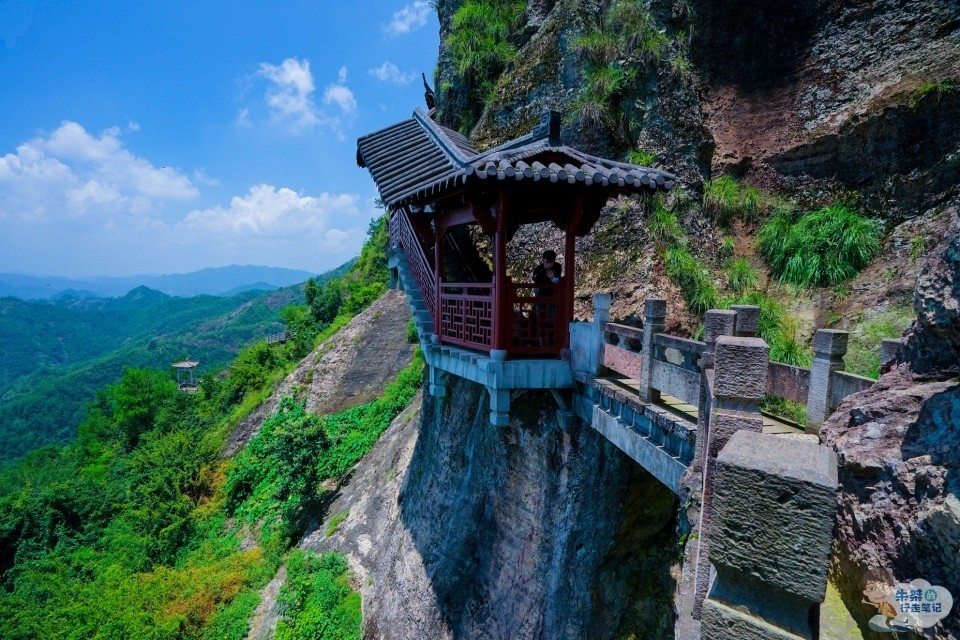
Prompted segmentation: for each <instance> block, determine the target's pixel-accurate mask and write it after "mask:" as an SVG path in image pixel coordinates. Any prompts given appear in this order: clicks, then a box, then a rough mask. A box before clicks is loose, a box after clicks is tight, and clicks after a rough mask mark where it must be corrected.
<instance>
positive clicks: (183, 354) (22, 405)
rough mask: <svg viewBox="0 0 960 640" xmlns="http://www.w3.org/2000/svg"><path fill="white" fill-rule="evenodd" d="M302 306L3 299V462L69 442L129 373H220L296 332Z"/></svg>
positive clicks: (145, 293)
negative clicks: (104, 392)
mask: <svg viewBox="0 0 960 640" xmlns="http://www.w3.org/2000/svg"><path fill="white" fill-rule="evenodd" d="M352 265H353V261H351V262H349V263H347V264H346V265H344V266H342V267H338V268H337V269H335V270H333V271H331V272H328V273H326V274H324V275H323V276H321V277H320V280H321V281H326V280H327V279H329V278H332V277H342V276H343V275H344V274H345V273H346V272H347V270H348V269H349V268H350V267H351V266H352ZM302 299H303V294H302V293H301V292H300V290H299V288H297V287H289V288H287V289H282V290H279V291H273V292H270V293H266V294H265V293H262V292H245V293H241V294H238V295H236V296H232V297H229V298H226V297H215V296H195V297H193V298H172V297H170V296H167V295H165V294H163V293H160V292H158V291H152V290H150V289H146V288H144V287H140V288H137V289H134V290H133V291H131V292H130V293H129V294H127V295H126V296H124V297H122V298H109V299H88V300H82V301H78V300H75V299H63V300H59V301H57V302H56V303H47V302H25V301H22V300H16V299H14V298H4V299H0V352H2V353H4V354H5V355H7V354H9V356H10V357H9V358H8V359H7V360H5V362H6V363H7V365H8V366H6V367H5V373H4V374H0V376H6V377H2V378H0V395H2V396H3V402H2V403H0V460H3V459H9V458H17V457H20V456H23V455H24V454H26V453H27V452H28V451H31V450H33V449H36V448H38V447H42V446H45V445H49V444H63V443H66V442H69V441H70V440H71V439H72V438H73V437H74V435H75V434H76V429H77V426H78V425H79V424H80V422H81V421H82V420H83V418H84V415H85V412H86V405H87V404H88V403H90V402H91V401H92V400H93V399H94V397H95V396H96V393H97V390H98V389H100V388H102V387H103V386H105V385H107V384H111V383H113V382H116V381H117V380H119V379H120V377H121V376H122V375H123V371H124V369H126V368H130V367H141V368H142V367H158V368H162V369H166V368H168V367H169V366H170V363H171V362H175V361H177V360H183V359H185V358H188V357H189V358H190V359H193V360H199V361H200V363H201V364H200V366H201V371H214V370H216V369H217V368H218V367H222V366H224V365H226V364H227V363H229V362H230V361H231V360H232V359H233V358H234V357H236V355H237V353H238V351H239V349H240V348H241V347H244V346H247V345H250V344H251V343H253V342H255V341H257V340H258V339H262V338H263V337H265V336H266V335H268V334H270V333H275V332H278V331H281V330H282V329H283V327H284V324H286V325H287V327H288V329H289V328H290V327H291V326H292V324H296V323H295V322H293V321H292V319H291V318H290V317H288V314H289V313H290V308H289V307H288V308H286V309H285V308H284V307H286V305H291V304H296V303H298V302H299V301H301V300H302ZM297 335H300V336H306V333H305V332H299V333H298V334H297ZM301 346H303V347H309V345H301ZM54 397H55V398H57V401H56V402H50V398H54Z"/></svg>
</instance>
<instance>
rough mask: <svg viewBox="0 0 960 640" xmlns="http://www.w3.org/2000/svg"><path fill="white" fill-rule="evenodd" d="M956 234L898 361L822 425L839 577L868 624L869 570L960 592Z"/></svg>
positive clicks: (943, 634)
mask: <svg viewBox="0 0 960 640" xmlns="http://www.w3.org/2000/svg"><path fill="white" fill-rule="evenodd" d="M949 232H950V233H951V234H952V235H953V240H952V241H951V242H950V244H949V246H948V247H947V248H946V250H945V251H944V252H943V253H942V255H941V256H940V257H939V258H936V259H933V260H931V261H930V262H928V264H927V265H926V266H925V267H924V269H923V270H922V271H921V273H920V276H919V277H918V279H917V289H916V292H915V294H914V307H915V309H916V312H917V320H916V322H915V323H914V325H913V326H912V327H911V329H910V330H909V332H908V336H907V344H906V347H905V349H904V350H903V353H902V355H901V361H900V362H899V363H898V364H897V365H896V366H895V367H894V369H893V370H892V371H890V372H889V373H887V374H886V375H884V376H883V377H882V378H881V379H880V382H879V383H878V384H877V385H876V386H874V387H873V388H872V389H869V390H867V391H865V392H863V393H861V394H858V395H855V396H851V397H850V398H848V399H847V401H846V402H845V403H844V404H843V406H841V407H840V409H839V410H838V411H837V412H836V413H835V414H834V415H833V416H832V417H831V419H830V420H829V421H828V422H827V423H826V424H825V425H824V427H823V431H822V432H821V437H822V439H823V441H824V442H825V443H827V444H830V445H832V446H833V447H834V448H835V449H836V450H837V452H838V455H839V458H840V480H841V493H840V509H839V512H838V519H837V537H836V552H835V554H834V566H833V575H834V581H835V583H836V584H837V586H838V588H839V590H840V593H841V595H842V596H843V597H844V599H845V601H846V604H847V607H848V608H849V610H850V611H851V613H853V614H854V617H855V618H857V620H858V622H859V623H860V625H861V627H863V628H865V626H866V620H867V619H868V618H869V617H870V616H871V615H872V614H873V611H872V610H871V609H870V608H869V607H867V608H865V606H864V605H861V604H860V599H861V595H862V589H863V583H864V577H865V575H866V572H867V571H869V570H871V569H884V570H887V571H889V572H890V573H891V574H892V575H893V576H894V577H895V578H896V579H897V580H900V581H903V582H909V581H910V580H912V579H915V578H923V579H925V580H928V581H929V582H930V583H931V584H939V585H942V586H944V587H946V588H947V589H948V590H949V591H950V592H951V593H953V594H957V593H960V501H958V496H960V453H958V451H960V381H958V380H957V378H956V374H957V371H958V369H957V367H958V362H960V348H958V347H960V307H958V300H960V235H958V232H960V225H958V224H957V223H955V224H953V225H952V226H951V227H950V228H949ZM866 634H867V637H877V638H882V637H883V636H882V635H880V634H872V632H869V631H868V632H866ZM871 634H872V635H871ZM936 637H938V638H958V637H960V618H958V617H957V616H956V615H951V616H949V617H948V618H947V619H946V620H944V621H943V623H942V627H938V630H937V636H936Z"/></svg>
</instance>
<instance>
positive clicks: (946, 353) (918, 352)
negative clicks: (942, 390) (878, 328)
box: [905, 220, 960, 376]
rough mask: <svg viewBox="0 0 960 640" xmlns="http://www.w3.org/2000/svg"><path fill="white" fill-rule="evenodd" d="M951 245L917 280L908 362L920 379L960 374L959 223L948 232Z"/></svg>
mask: <svg viewBox="0 0 960 640" xmlns="http://www.w3.org/2000/svg"><path fill="white" fill-rule="evenodd" d="M947 237H952V240H951V241H950V244H949V245H948V246H947V248H946V250H945V251H944V252H943V253H942V254H941V255H940V257H939V258H936V259H933V260H931V261H929V262H928V263H927V264H926V266H925V267H924V269H923V270H922V271H921V272H920V275H919V276H918V277H917V288H916V291H915V292H914V295H913V301H914V302H913V306H914V309H915V310H916V312H917V320H916V322H915V323H914V324H913V326H912V327H911V328H910V330H909V332H908V334H907V349H906V353H905V358H906V360H907V361H908V362H909V366H910V369H911V370H912V371H913V372H914V373H915V374H918V375H924V376H947V375H957V374H958V373H960V220H955V221H954V223H953V224H952V225H951V226H950V228H949V229H947Z"/></svg>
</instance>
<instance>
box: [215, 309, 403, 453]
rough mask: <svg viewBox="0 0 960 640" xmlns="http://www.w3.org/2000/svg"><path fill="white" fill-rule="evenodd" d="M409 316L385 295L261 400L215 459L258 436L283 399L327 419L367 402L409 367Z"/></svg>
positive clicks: (307, 358) (323, 344) (237, 448)
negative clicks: (299, 403) (301, 404)
mask: <svg viewBox="0 0 960 640" xmlns="http://www.w3.org/2000/svg"><path fill="white" fill-rule="evenodd" d="M409 320H410V311H409V309H408V308H407V302H406V299H405V298H404V296H403V293H401V292H400V291H388V292H387V293H386V294H384V295H383V297H381V298H380V299H379V300H377V301H376V302H374V303H373V304H372V305H370V306H369V307H368V308H367V309H365V310H364V311H362V312H361V313H359V314H357V316H356V317H355V318H353V319H352V320H351V321H350V322H349V323H347V325H346V326H344V327H343V328H342V329H341V330H340V331H338V332H337V333H336V334H334V335H333V336H331V337H330V338H328V339H327V340H325V341H324V342H323V343H322V344H320V346H318V347H317V348H316V349H314V351H313V352H312V353H311V354H310V355H308V356H307V357H306V358H304V359H303V360H301V361H300V364H299V365H297V368H296V369H294V370H293V371H292V372H291V373H289V374H288V375H287V376H286V377H285V378H284V379H283V380H282V381H281V382H280V383H279V384H278V385H277V387H276V389H275V390H274V392H273V393H272V394H271V395H270V397H269V398H267V400H265V401H264V402H262V403H261V404H260V406H258V407H257V408H256V410H254V411H253V412H252V413H251V414H250V415H249V416H247V417H246V418H244V419H243V420H241V421H240V424H239V425H237V428H236V429H234V431H233V433H232V434H230V438H229V440H228V441H227V444H226V445H225V446H224V448H223V451H221V455H222V456H223V457H229V456H232V455H234V454H236V453H237V452H238V451H240V450H241V449H242V448H243V447H245V446H246V445H247V443H248V442H250V440H251V439H252V438H253V437H254V436H255V435H257V433H259V432H260V427H261V425H263V421H264V420H266V419H267V418H269V417H270V416H271V415H273V412H274V411H276V408H277V405H278V404H279V403H280V400H281V399H282V398H283V397H284V396H288V395H294V396H296V397H298V398H300V399H301V400H304V401H305V402H306V406H307V409H308V410H309V411H312V412H314V413H320V414H330V413H336V412H338V411H343V410H344V409H349V408H350V407H355V406H357V405H360V404H363V403H364V402H369V401H370V400H373V399H374V398H376V397H377V396H379V395H380V393H381V392H382V391H383V387H384V386H385V385H386V384H387V383H388V382H389V381H390V380H392V379H393V377H394V376H396V375H397V373H398V372H399V371H400V370H401V369H403V368H404V367H405V366H407V364H408V363H409V362H410V358H411V357H412V353H413V348H412V345H410V343H409V342H408V341H407V322H408V321H409Z"/></svg>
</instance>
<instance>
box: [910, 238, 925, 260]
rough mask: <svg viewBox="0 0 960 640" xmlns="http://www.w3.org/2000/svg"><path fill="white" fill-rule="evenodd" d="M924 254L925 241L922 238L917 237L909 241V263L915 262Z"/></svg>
mask: <svg viewBox="0 0 960 640" xmlns="http://www.w3.org/2000/svg"><path fill="white" fill-rule="evenodd" d="M926 252H927V240H926V239H925V238H924V237H923V236H917V237H915V238H914V239H913V240H911V241H910V261H911V262H916V261H917V260H919V259H920V257H921V256H923V254H925V253H926Z"/></svg>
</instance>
